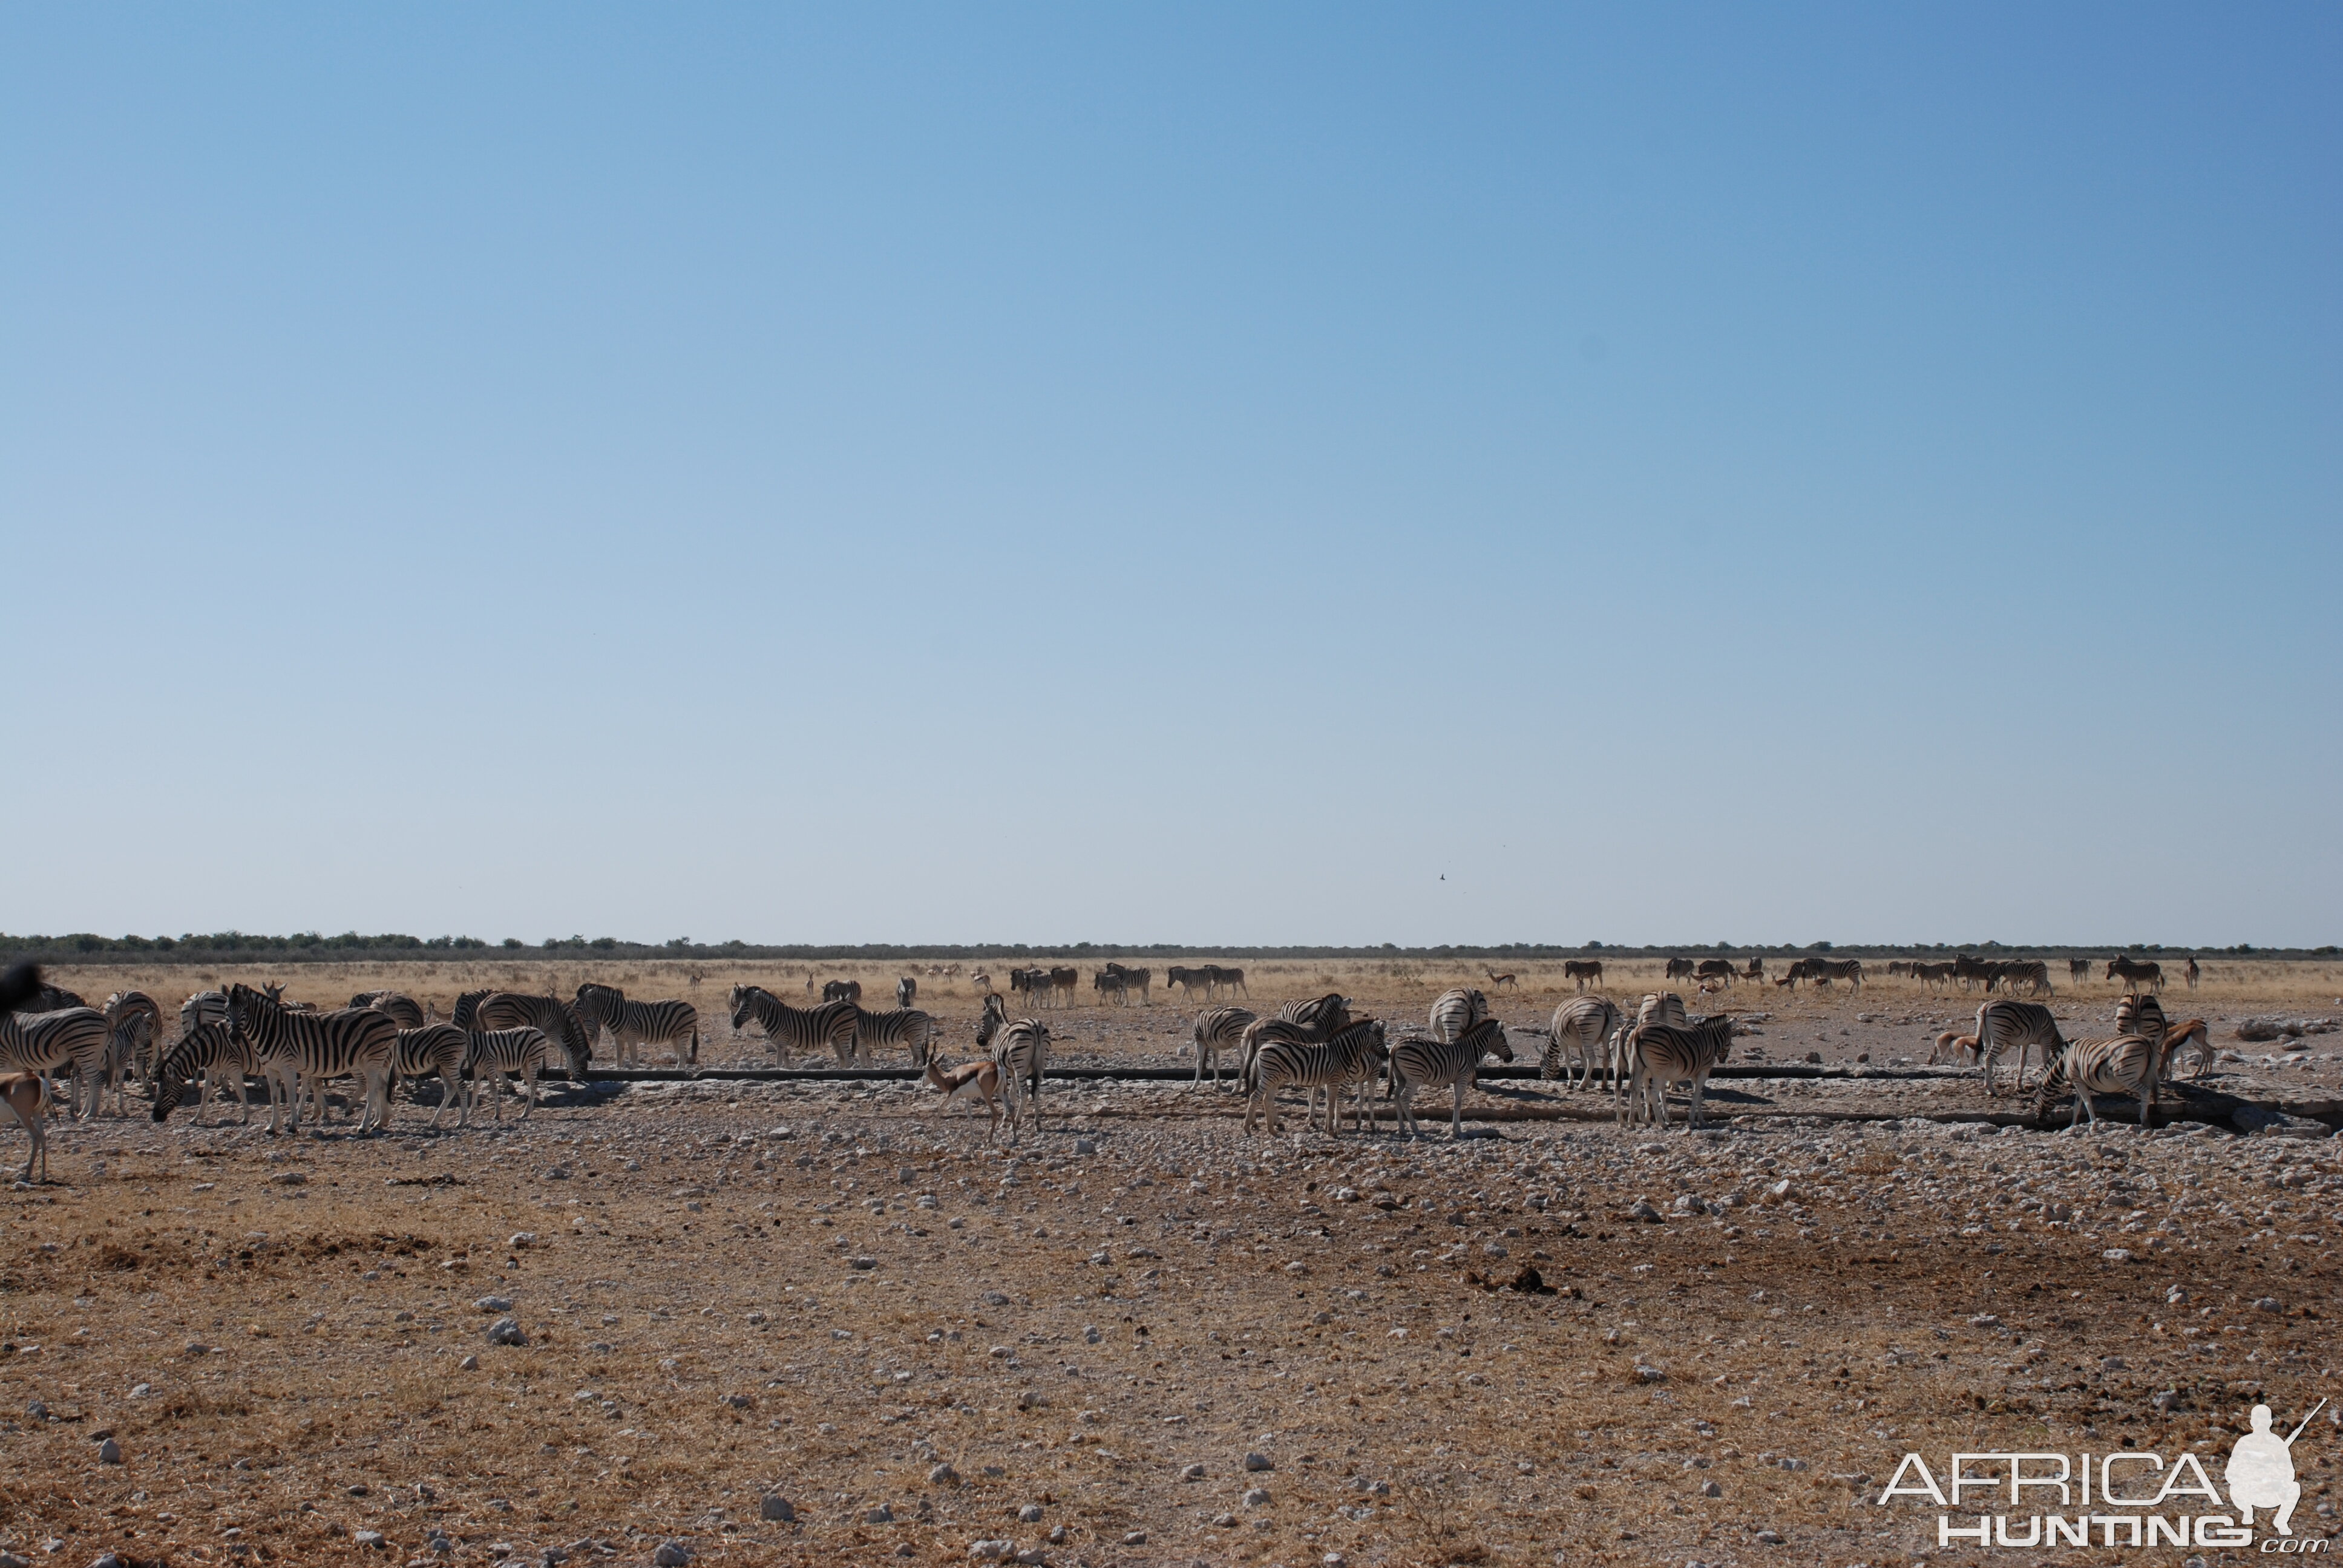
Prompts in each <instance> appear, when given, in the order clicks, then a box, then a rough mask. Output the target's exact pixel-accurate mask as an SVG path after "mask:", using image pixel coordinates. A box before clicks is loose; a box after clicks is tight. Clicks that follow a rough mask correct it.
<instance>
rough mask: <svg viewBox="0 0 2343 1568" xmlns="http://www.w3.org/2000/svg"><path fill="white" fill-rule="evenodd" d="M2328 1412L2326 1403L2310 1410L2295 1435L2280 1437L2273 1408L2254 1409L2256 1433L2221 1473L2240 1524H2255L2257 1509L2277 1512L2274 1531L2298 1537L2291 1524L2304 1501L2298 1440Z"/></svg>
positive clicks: (2273, 1517)
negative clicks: (2297, 1469) (2273, 1420)
mask: <svg viewBox="0 0 2343 1568" xmlns="http://www.w3.org/2000/svg"><path fill="white" fill-rule="evenodd" d="M2325 1408H2327V1402H2326V1401H2325V1400H2323V1399H2322V1400H2320V1401H2319V1402H2318V1403H2317V1404H2315V1405H2312V1406H2311V1407H2310V1415H2306V1416H2304V1417H2303V1418H2302V1419H2301V1420H2300V1421H2299V1422H2296V1423H2295V1428H2294V1430H2293V1431H2292V1432H2288V1433H2287V1434H2286V1435H2285V1436H2284V1437H2278V1436H2274V1435H2273V1434H2272V1433H2271V1432H2270V1407H2269V1406H2268V1405H2266V1404H2258V1405H2256V1406H2254V1415H2253V1424H2254V1429H2253V1431H2251V1432H2247V1433H2246V1435H2245V1436H2243V1437H2241V1438H2239V1439H2237V1444H2236V1446H2235V1447H2233V1448H2231V1449H2230V1450H2229V1463H2228V1467H2227V1469H2225V1470H2223V1471H2222V1472H2221V1480H2222V1482H2223V1483H2224V1484H2226V1485H2227V1487H2228V1489H2229V1502H2230V1503H2231V1505H2232V1506H2234V1507H2235V1508H2236V1509H2237V1523H2240V1524H2251V1523H2253V1522H2254V1510H2255V1509H2257V1508H2275V1509H2277V1510H2278V1512H2277V1513H2273V1514H2272V1515H2270V1524H2271V1527H2272V1528H2274V1529H2275V1530H2277V1532H2278V1533H2279V1534H2280V1535H2291V1534H2293V1533H2294V1527H2293V1525H2291V1524H2289V1523H2288V1520H2290V1519H2292V1518H2293V1517H2294V1505H2295V1504H2296V1503H2299V1502H2301V1501H2302V1483H2300V1482H2299V1481H2297V1480H2296V1479H2295V1478H2294V1440H2295V1439H2296V1438H2298V1437H2300V1436H2301V1435H2302V1429H2303V1428H2304V1427H2306V1426H2308V1425H2309V1424H2310V1416H2311V1415H2317V1414H2318V1412H2320V1411H2322V1410H2324V1409H2325Z"/></svg>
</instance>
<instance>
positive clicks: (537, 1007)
mask: <svg viewBox="0 0 2343 1568" xmlns="http://www.w3.org/2000/svg"><path fill="white" fill-rule="evenodd" d="M458 1005H460V1003H459V1004H458ZM450 1021H451V1022H454V1023H455V1025H456V1027H457V1028H458V1029H460V1030H464V1031H465V1032H466V1033H467V1034H476V1033H478V1032H481V1031H482V1030H488V1031H491V1032H493V1031H495V1030H507V1029H533V1030H537V1031H538V1033H539V1034H542V1035H543V1036H545V1038H546V1039H548V1040H559V1041H560V1042H561V1049H562V1050H563V1052H564V1053H565V1054H566V1055H568V1058H569V1076H570V1078H571V1080H572V1081H580V1082H582V1081H584V1080H585V1077H586V1070H587V1069H588V1067H590V1066H591V1065H592V1064H593V1061H594V1038H595V1036H596V1035H597V1034H598V1033H599V1032H600V1031H599V1030H595V1029H591V1028H589V1027H588V1025H587V1023H586V1020H584V1019H582V1018H580V1017H579V1016H578V1010H577V1009H576V1008H574V1007H572V1006H571V1005H570V1004H569V1003H568V1002H566V1001H563V1000H561V999H560V998H559V997H558V996H522V995H520V994H518V992H515V991H508V990H500V991H491V992H489V993H488V995H487V996H484V997H482V998H481V999H480V1000H479V1003H478V1006H477V1007H476V1008H475V1009H474V1010H473V1015H472V1018H471V1020H469V1021H465V1020H450Z"/></svg>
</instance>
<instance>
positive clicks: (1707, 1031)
mask: <svg viewBox="0 0 2343 1568" xmlns="http://www.w3.org/2000/svg"><path fill="white" fill-rule="evenodd" d="M1625 1054H1626V1058H1627V1074H1628V1084H1627V1095H1626V1100H1625V1102H1624V1104H1623V1105H1622V1106H1621V1107H1620V1111H1619V1120H1620V1121H1621V1123H1622V1124H1623V1125H1624V1124H1625V1123H1627V1122H1631V1121H1653V1120H1656V1121H1658V1122H1659V1124H1660V1126H1661V1127H1662V1128H1663V1129H1664V1128H1665V1127H1666V1126H1667V1124H1668V1086H1669V1085H1670V1084H1672V1083H1682V1084H1684V1085H1686V1086H1687V1087H1688V1089H1689V1091H1690V1103H1689V1104H1688V1105H1687V1106H1686V1107H1685V1110H1684V1124H1685V1125H1686V1126H1687V1127H1698V1126H1699V1125H1700V1124H1701V1123H1702V1121H1704V1120H1705V1119H1704V1116H1703V1115H1702V1109H1703V1104H1704V1099H1705V1096H1706V1094H1707V1092H1708V1075H1709V1074H1710V1073H1711V1072H1713V1071H1715V1069H1716V1067H1717V1065H1718V1064H1719V1063H1720V1062H1722V1061H1724V1060H1725V1058H1726V1057H1728V1056H1731V1055H1732V1054H1733V1020H1732V1019H1731V1018H1730V1017H1728V1016H1725V1015H1723V1014H1720V1015H1718V1016H1717V1017H1715V1018H1704V1019H1702V1020H1699V1021H1698V1022H1696V1023H1693V1024H1689V1025H1677V1024H1673V1023H1660V1022H1652V1023H1644V1024H1638V1025H1636V1026H1635V1030H1634V1033H1632V1034H1630V1035H1628V1037H1627V1041H1626V1050H1625Z"/></svg>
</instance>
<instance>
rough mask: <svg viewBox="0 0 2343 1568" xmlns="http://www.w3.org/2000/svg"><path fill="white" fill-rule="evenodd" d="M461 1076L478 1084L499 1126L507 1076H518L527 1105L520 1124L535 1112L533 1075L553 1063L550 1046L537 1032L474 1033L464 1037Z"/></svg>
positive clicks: (503, 1117) (502, 1112)
mask: <svg viewBox="0 0 2343 1568" xmlns="http://www.w3.org/2000/svg"><path fill="white" fill-rule="evenodd" d="M467 1041H468V1048H467V1050H465V1053H464V1065H463V1076H464V1077H466V1078H468V1079H478V1080H479V1081H480V1091H481V1092H482V1093H484V1094H486V1095H487V1096H488V1101H489V1103H490V1104H491V1105H492V1106H493V1107H494V1109H495V1111H496V1113H497V1121H498V1123H499V1124H501V1123H502V1122H503V1121H504V1119H505V1101H504V1091H505V1090H506V1089H507V1087H508V1085H507V1084H506V1082H505V1075H506V1074H507V1073H518V1074H519V1075H520V1080H521V1089H522V1090H523V1091H525V1092H526V1094H527V1096H528V1105H527V1106H526V1107H524V1108H523V1109H522V1111H521V1113H520V1119H521V1120H522V1121H528V1113H529V1112H530V1111H535V1110H536V1109H537V1075H538V1073H540V1072H543V1071H544V1070H545V1069H546V1064H547V1063H548V1062H549V1061H551V1060H553V1042H552V1041H551V1040H548V1039H546V1038H545V1031H544V1030H539V1029H490V1030H476V1031H474V1032H473V1033H472V1034H470V1035H469V1036H468V1037H467Z"/></svg>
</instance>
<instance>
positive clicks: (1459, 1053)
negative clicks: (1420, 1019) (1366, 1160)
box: [1389, 1018, 1513, 1139]
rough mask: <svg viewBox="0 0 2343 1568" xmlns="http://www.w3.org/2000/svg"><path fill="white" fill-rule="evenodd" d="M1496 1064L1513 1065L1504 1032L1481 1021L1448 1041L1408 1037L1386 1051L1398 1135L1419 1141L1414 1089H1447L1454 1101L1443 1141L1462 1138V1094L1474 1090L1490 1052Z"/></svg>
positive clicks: (1494, 1023) (1494, 1022) (1492, 1021)
mask: <svg viewBox="0 0 2343 1568" xmlns="http://www.w3.org/2000/svg"><path fill="white" fill-rule="evenodd" d="M1491 1051H1495V1052H1496V1053H1497V1060H1500V1061H1511V1060H1513V1046H1512V1045H1511V1044H1510V1043H1509V1042H1508V1041H1507V1040H1506V1039H1505V1026H1504V1025H1503V1024H1501V1023H1499V1022H1498V1021H1497V1020H1495V1019H1493V1018H1484V1019H1483V1020H1481V1021H1480V1022H1478V1023H1476V1024H1474V1025H1473V1027H1472V1028H1470V1029H1468V1030H1465V1031H1464V1032H1463V1034H1461V1035H1458V1036H1457V1037H1456V1038H1455V1039H1454V1040H1433V1039H1430V1038H1428V1037H1426V1036H1424V1035H1420V1034H1412V1035H1409V1036H1408V1037H1407V1038H1406V1039H1404V1040H1401V1041H1400V1042H1399V1043H1398V1044H1397V1045H1394V1046H1393V1047H1392V1048H1391V1060H1390V1063H1389V1071H1390V1074H1391V1091H1392V1101H1393V1104H1394V1105H1395V1106H1396V1107H1397V1108H1398V1111H1397V1118H1398V1123H1399V1129H1400V1131H1403V1132H1404V1133H1406V1134H1407V1135H1408V1136H1409V1137H1410V1138H1418V1137H1422V1136H1423V1131H1422V1129H1421V1128H1419V1127H1418V1126H1417V1124H1416V1120H1415V1110H1414V1107H1413V1106H1412V1105H1411V1104H1409V1101H1410V1100H1411V1098H1412V1097H1413V1095H1414V1093H1415V1091H1417V1090H1419V1089H1439V1088H1441V1087H1443V1086H1445V1087H1447V1088H1448V1089H1449V1090H1451V1091H1453V1095H1454V1098H1453V1101H1451V1102H1450V1105H1449V1108H1448V1135H1449V1137H1451V1138H1452V1139H1454V1138H1462V1137H1463V1136H1464V1091H1465V1090H1467V1089H1470V1088H1477V1087H1478V1086H1479V1082H1480V1075H1481V1059H1482V1058H1483V1056H1486V1055H1487V1054H1488V1053H1489V1052H1491Z"/></svg>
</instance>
